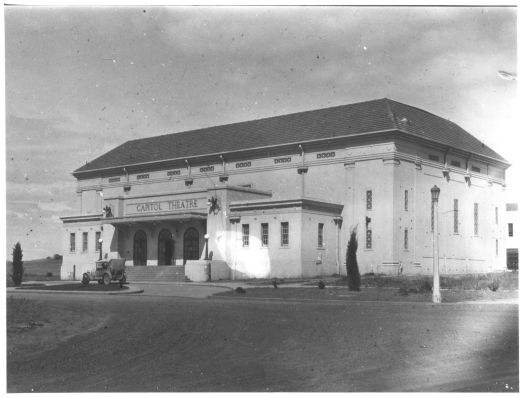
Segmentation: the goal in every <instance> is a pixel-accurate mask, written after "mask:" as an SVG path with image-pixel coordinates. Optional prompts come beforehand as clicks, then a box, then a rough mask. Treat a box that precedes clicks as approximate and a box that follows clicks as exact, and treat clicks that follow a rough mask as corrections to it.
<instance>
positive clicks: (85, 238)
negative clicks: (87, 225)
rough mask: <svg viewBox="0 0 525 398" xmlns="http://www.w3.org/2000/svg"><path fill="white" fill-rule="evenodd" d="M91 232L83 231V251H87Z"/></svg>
mask: <svg viewBox="0 0 525 398" xmlns="http://www.w3.org/2000/svg"><path fill="white" fill-rule="evenodd" d="M88 241H89V232H85V231H84V232H82V253H87V251H88V248H89V245H88Z"/></svg>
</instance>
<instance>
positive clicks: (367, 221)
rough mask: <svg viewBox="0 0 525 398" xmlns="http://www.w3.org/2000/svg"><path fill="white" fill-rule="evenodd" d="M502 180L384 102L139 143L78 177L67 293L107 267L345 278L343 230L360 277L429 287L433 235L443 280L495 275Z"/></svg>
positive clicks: (451, 130) (449, 131)
mask: <svg viewBox="0 0 525 398" xmlns="http://www.w3.org/2000/svg"><path fill="white" fill-rule="evenodd" d="M508 167H509V164H508V162H507V161H506V160H505V159H504V158H502V157H501V156H500V155H499V154H497V153H496V152H494V151H493V150H492V149H490V148H489V147H487V146H486V145H484V144H483V143H482V142H480V141H479V140H478V139H476V138H475V137H473V136H472V135H470V134H469V133H467V132H466V131H465V130H463V129H462V128H461V127H459V126H458V125H456V124H454V123H453V122H450V121H448V120H446V119H443V118H441V117H439V116H436V115H433V114H431V113H429V112H426V111H424V110H422V109H418V108H416V107H413V106H409V105H405V104H402V103H399V102H396V101H393V100H390V99H379V100H373V101H367V102H361V103H356V104H350V105H343V106H336V107H331V108H326V109H319V110H313V111H306V112H300V113H294V114H289V115H283V116H276V117H270V118H266V119H259V120H252V121H245V122H240V123H234V124H229V125H223V126H216V127H208V128H203V129H199V130H193V131H186V132H179V133H174V134H167V135H161V136H156V137H150V138H143V139H137V140H132V141H128V142H125V143H123V144H122V145H120V146H118V147H116V148H115V149H113V150H111V151H109V152H107V153H105V154H103V155H102V156H100V157H98V158H96V159H94V160H93V161H91V162H89V163H87V164H85V165H84V166H82V167H80V168H79V169H77V170H75V171H74V172H73V176H74V177H75V178H76V179H77V182H78V184H77V196H78V205H79V213H78V214H76V215H71V216H67V217H63V218H62V221H63V226H64V235H63V245H64V260H63V265H62V270H61V277H62V279H80V278H81V277H82V273H83V272H85V271H86V270H88V269H92V268H93V267H94V263H95V260H97V259H98V258H99V256H100V252H101V253H102V254H103V256H104V257H106V258H125V259H126V265H128V266H131V267H147V268H148V269H149V270H150V271H154V270H153V268H154V267H159V268H156V269H157V270H159V269H161V268H160V267H162V269H166V267H177V268H178V269H179V270H180V272H182V273H183V274H185V275H186V277H187V278H188V279H189V280H194V281H197V280H199V281H200V280H206V279H207V278H208V277H209V275H208V274H207V273H208V272H209V273H210V274H211V279H212V280H215V279H240V278H268V277H270V278H271V277H313V276H320V275H333V274H346V269H345V253H346V246H347V243H348V240H349V237H350V231H351V230H352V228H356V231H357V237H358V243H359V247H358V252H357V258H358V262H359V269H360V271H361V273H366V272H375V273H386V274H398V273H403V274H407V275H414V274H431V273H432V258H433V250H432V236H433V228H437V230H438V233H439V239H438V240H439V258H440V260H439V261H440V272H441V273H443V274H454V273H481V272H494V271H498V270H504V269H505V268H506V253H505V248H506V245H505V236H506V228H507V223H506V221H505V214H506V211H505V197H504V190H505V170H506V169H507V168H508ZM433 186H437V187H438V188H439V189H440V196H439V202H438V220H434V217H433V211H432V200H431V191H430V190H431V188H432V187H433ZM100 240H101V243H99V242H100ZM99 244H101V245H102V247H101V248H99V247H98V245H99ZM207 259H208V260H207ZM208 264H211V266H210V267H209V268H208V266H207V265H208ZM135 270H136V268H135Z"/></svg>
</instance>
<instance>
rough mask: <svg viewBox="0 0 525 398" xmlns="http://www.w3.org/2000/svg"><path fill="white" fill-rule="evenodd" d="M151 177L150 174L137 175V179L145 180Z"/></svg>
mask: <svg viewBox="0 0 525 398" xmlns="http://www.w3.org/2000/svg"><path fill="white" fill-rule="evenodd" d="M147 178H149V174H138V175H137V180H145V179H147Z"/></svg>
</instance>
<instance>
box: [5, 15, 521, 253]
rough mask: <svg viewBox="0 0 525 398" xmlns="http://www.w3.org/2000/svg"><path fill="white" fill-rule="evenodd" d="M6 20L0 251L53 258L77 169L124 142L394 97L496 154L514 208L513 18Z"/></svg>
mask: <svg viewBox="0 0 525 398" xmlns="http://www.w3.org/2000/svg"><path fill="white" fill-rule="evenodd" d="M4 14H5V21H4V27H5V61H6V62H5V83H6V86H5V87H6V88H5V100H6V130H5V134H6V136H5V143H6V154H5V161H6V185H5V187H6V239H5V241H6V255H7V256H8V257H9V258H10V253H11V252H12V248H13V246H14V244H15V243H16V242H17V241H19V242H20V243H21V245H22V249H23V250H24V259H26V260H28V259H36V258H42V257H47V256H52V255H53V254H55V253H59V254H61V253H62V250H63V249H62V246H61V239H62V238H61V237H62V223H61V221H60V217H63V216H71V215H78V214H79V213H80V209H79V203H78V202H77V196H76V193H75V187H76V182H75V179H74V177H73V176H72V175H71V173H72V172H73V171H74V170H75V169H77V168H79V167H80V166H82V165H83V164H85V163H86V162H87V161H90V160H93V159H95V158H96V157H98V156H100V155H102V154H104V153H105V152H107V151H108V150H110V149H112V148H114V147H116V146H118V145H120V144H122V143H124V142H125V141H127V140H131V139H136V138H143V137H151V136H156V135H160V134H167V133H174V132H178V131H185V130H190V129H197V128H202V127H209V126H214V125H220V124H227V123H233V122H240V121H246V120H252V119H257V118H263V117H269V116H275V115H282V114H286V113H292V112H299V111H305V110H312V109H318V108H323V107H329V106H335V105H342V104H349V103H354V102H360V101H366V100H371V99H377V98H384V97H387V98H391V99H393V100H396V101H400V102H403V103H406V104H409V105H413V106H416V107H419V108H422V109H425V110H427V111H429V112H432V113H435V114H437V115H439V116H442V117H444V118H447V119H450V120H451V121H453V122H455V123H457V124H459V125H460V126H461V127H463V128H464V129H465V130H467V131H468V132H470V133H471V134H473V135H474V136H476V137H477V138H478V139H480V140H482V141H483V142H485V144H486V145H488V146H489V147H491V148H492V149H494V150H496V152H498V153H499V154H500V155H502V156H503V157H504V158H506V159H507V160H508V161H509V162H511V163H512V164H513V166H512V167H511V168H510V169H509V170H508V181H507V183H508V186H507V192H508V193H509V200H515V196H516V195H517V193H518V192H519V191H518V185H517V181H518V178H517V175H518V174H519V170H523V165H522V161H521V159H520V146H519V145H516V144H517V143H518V142H519V140H518V137H519V136H518V134H519V131H518V130H517V128H516V120H517V115H516V114H517V112H518V104H517V81H515V80H505V79H503V78H501V77H500V76H499V74H498V71H499V70H504V71H508V72H511V73H516V72H517V20H516V18H517V12H516V9H515V8H508V7H507V8H505V7H461V8H460V7H393V6H388V7H353V6H347V7H339V6H331V7H304V6H303V7H276V6H273V7H241V6H235V7H189V6H186V7H150V6H148V7H139V6H133V7H100V6H98V7H71V6H70V7H67V6H62V7H30V6H7V7H5V8H4Z"/></svg>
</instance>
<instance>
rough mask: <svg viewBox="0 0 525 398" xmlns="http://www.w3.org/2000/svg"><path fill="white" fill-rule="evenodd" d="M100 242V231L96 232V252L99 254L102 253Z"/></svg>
mask: <svg viewBox="0 0 525 398" xmlns="http://www.w3.org/2000/svg"><path fill="white" fill-rule="evenodd" d="M99 240H100V231H97V232H95V247H96V249H95V250H96V251H97V252H98V251H100V242H99Z"/></svg>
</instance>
